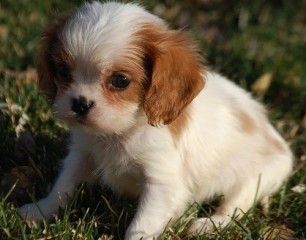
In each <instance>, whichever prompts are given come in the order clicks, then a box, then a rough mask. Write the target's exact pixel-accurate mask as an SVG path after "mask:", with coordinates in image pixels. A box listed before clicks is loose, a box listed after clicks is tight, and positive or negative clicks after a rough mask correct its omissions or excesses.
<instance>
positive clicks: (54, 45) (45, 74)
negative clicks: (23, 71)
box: [37, 16, 69, 101]
mask: <svg viewBox="0 0 306 240" xmlns="http://www.w3.org/2000/svg"><path fill="white" fill-rule="evenodd" d="M68 17H69V16H66V17H63V18H60V19H58V20H57V21H56V22H55V23H52V24H50V25H49V26H47V28H46V29H45V30H44V32H43V33H42V36H41V40H40V51H39V56H38V66H37V74H38V86H39V88H40V90H41V91H42V92H43V93H45V94H46V95H47V96H48V97H49V98H50V99H51V100H52V101H53V100H54V97H55V95H56V91H57V87H56V85H55V82H54V79H55V63H54V60H56V58H59V57H60V58H62V59H63V60H64V61H67V54H65V53H64V51H63V48H61V47H60V41H59V39H58V33H59V32H60V31H61V30H62V28H63V26H64V24H65V22H66V21H67V19H68ZM54 57H55V58H54Z"/></svg>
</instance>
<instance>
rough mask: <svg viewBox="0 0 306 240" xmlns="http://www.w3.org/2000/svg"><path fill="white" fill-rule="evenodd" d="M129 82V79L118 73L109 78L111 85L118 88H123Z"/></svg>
mask: <svg viewBox="0 0 306 240" xmlns="http://www.w3.org/2000/svg"><path fill="white" fill-rule="evenodd" d="M130 82H131V81H130V80H129V79H127V78H126V77H125V76H123V75H120V74H115V75H113V76H112V79H111V84H112V86H113V87H114V88H116V89H119V90H123V89H125V88H126V87H127V86H128V85H129V84H130Z"/></svg>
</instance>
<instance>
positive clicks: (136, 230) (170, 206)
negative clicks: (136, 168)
mask: <svg viewBox="0 0 306 240" xmlns="http://www.w3.org/2000/svg"><path fill="white" fill-rule="evenodd" d="M187 195H188V194H186V192H184V189H183V188H181V187H175V186H173V185H172V184H171V185H168V184H164V183H161V182H160V183H152V182H150V183H146V184H145V186H144V190H143V193H142V195H141V198H140V203H139V206H138V209H137V213H136V215H135V217H134V219H133V220H132V222H131V224H130V226H129V227H128V230H127V232H126V234H125V240H138V239H143V240H148V239H153V238H157V237H158V236H159V235H160V234H161V233H162V232H163V231H164V229H165V227H166V226H167V224H168V223H169V222H170V221H171V220H175V218H176V217H177V216H179V215H180V214H181V213H182V212H183V209H184V208H185V207H186V203H187V199H186V196H187Z"/></svg>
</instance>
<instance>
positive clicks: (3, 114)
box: [0, 0, 306, 240]
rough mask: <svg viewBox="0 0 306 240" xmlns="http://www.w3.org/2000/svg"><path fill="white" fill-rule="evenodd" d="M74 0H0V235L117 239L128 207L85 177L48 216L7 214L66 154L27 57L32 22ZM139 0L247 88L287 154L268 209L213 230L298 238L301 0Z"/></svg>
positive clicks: (305, 77)
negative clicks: (290, 168) (289, 168)
mask: <svg viewBox="0 0 306 240" xmlns="http://www.w3.org/2000/svg"><path fill="white" fill-rule="evenodd" d="M81 2H82V1H74V2H73V3H67V2H63V1H60V0H49V1H38V0H33V1H26V0H24V1H14V0H3V1H1V3H0V136H1V137H0V138H1V140H0V180H1V181H0V226H1V227H0V239H98V238H99V239H105V240H106V239H120V238H121V239H122V238H123V236H124V231H125V229H126V228H127V226H128V224H129V222H130V220H131V219H132V217H133V214H134V212H135V207H136V202H137V200H136V201H135V200H133V199H125V198H123V197H120V198H119V197H117V196H115V195H113V194H112V193H111V192H110V191H109V190H107V189H101V188H99V187H94V188H93V187H88V186H86V185H84V186H80V188H78V190H77V191H76V194H75V197H74V199H73V200H72V201H71V204H70V206H69V207H68V208H67V209H63V210H61V212H60V214H59V216H58V217H57V218H56V219H55V220H53V221H49V222H45V223H43V224H36V225H28V224H27V223H26V222H24V221H23V220H22V219H20V218H19V216H18V215H17V213H16V207H18V206H20V205H22V204H24V203H25V202H30V201H32V199H39V198H40V197H42V196H45V194H46V193H47V192H48V191H49V190H50V187H51V186H52V183H53V181H54V179H55V177H56V175H57V172H58V168H59V166H60V161H59V159H61V158H62V157H64V156H65V154H66V152H67V149H66V146H67V142H68V132H67V128H66V127H65V125H64V124H63V123H61V122H60V121H58V120H56V119H54V118H53V115H52V111H51V109H50V106H49V104H48V102H47V100H46V98H45V97H44V96H42V95H41V94H39V92H38V90H37V88H36V84H35V82H36V75H35V65H36V63H35V59H36V56H37V50H38V49H37V46H38V41H39V36H40V32H41V29H42V28H43V27H44V26H45V25H46V23H47V22H48V21H50V20H51V19H52V18H53V16H54V15H55V14H56V13H58V12H63V11H66V10H69V9H71V8H74V7H76V6H79V5H80V4H81ZM143 3H144V5H146V6H147V8H148V9H150V10H152V11H154V12H155V13H157V14H159V15H161V16H162V17H164V18H165V19H167V21H169V23H170V24H171V25H172V26H174V27H178V28H189V29H190V30H191V31H192V33H193V35H194V37H195V38H196V39H197V40H198V42H199V45H200V46H201V48H202V50H203V52H204V53H205V55H204V56H205V58H206V59H207V63H208V65H209V66H211V67H212V68H213V69H216V70H218V71H220V72H222V73H223V74H224V75H226V76H228V77H230V78H231V79H233V80H234V81H236V82H237V83H238V84H240V85H241V86H243V87H244V88H246V89H247V90H250V91H253V94H254V95H255V96H256V97H257V98H259V99H261V100H262V101H263V102H264V103H265V104H266V106H267V108H268V110H269V116H270V118H271V121H272V122H273V124H274V125H275V127H276V128H277V129H278V130H279V131H280V132H281V134H282V135H283V136H284V138H285V139H286V140H287V141H288V142H289V144H290V146H291V148H292V150H293V152H294V154H295V158H296V164H295V170H294V172H293V174H292V176H291V178H290V179H289V181H288V182H286V183H285V184H284V185H283V187H282V188H281V189H280V191H279V192H278V193H277V194H275V195H274V196H273V197H272V198H271V203H270V211H269V214H264V213H263V211H262V210H261V208H260V207H255V208H254V209H253V210H252V211H249V212H248V213H246V215H245V216H244V218H243V219H241V220H239V221H237V220H233V222H232V225H231V226H229V227H228V228H227V229H226V230H222V231H217V230H216V231H215V233H214V235H213V238H215V239H263V238H269V239H305V238H306V208H305V206H306V192H305V190H304V191H300V192H299V191H298V190H296V189H298V188H297V187H303V186H304V187H305V184H306V168H305V164H306V112H305V105H306V54H305V52H306V44H305V43H306V31H305V29H306V22H305V17H306V15H305V11H304V9H305V8H306V3H305V1H303V0H297V1H272V0H270V1H263V0H255V1H230V2H229V1H225V0H220V1H209V0H208V1H205V3H203V2H202V3H201V1H196V0H194V1H183V0H181V1H171V0H170V1H158V0H154V1H147V2H146V1H143ZM256 83H257V84H260V83H261V84H264V85H265V86H264V87H262V88H259V89H258V88H256V87H254V86H255V85H256ZM269 83H270V84H269ZM16 181H18V183H17V184H16V185H15V183H16ZM14 186H15V187H14ZM31 198H32V199H31ZM215 206H216V203H211V204H206V205H197V204H195V205H193V206H192V207H191V208H190V209H189V210H188V211H186V213H185V214H184V216H182V218H181V219H179V221H178V222H177V223H176V224H175V226H174V227H172V228H170V229H169V230H167V231H165V232H164V233H163V235H162V238H163V239H182V238H184V239H192V238H191V237H188V236H187V235H186V229H187V226H188V224H190V221H191V220H192V219H193V218H194V217H195V215H201V216H206V215H207V214H209V213H210V212H211V211H213V209H214V207H215ZM193 239H211V236H202V237H200V236H198V237H194V238H193Z"/></svg>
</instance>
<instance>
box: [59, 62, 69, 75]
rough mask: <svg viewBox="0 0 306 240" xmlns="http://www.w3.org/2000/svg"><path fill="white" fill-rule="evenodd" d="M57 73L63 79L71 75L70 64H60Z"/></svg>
mask: <svg viewBox="0 0 306 240" xmlns="http://www.w3.org/2000/svg"><path fill="white" fill-rule="evenodd" d="M57 75H58V77H60V78H62V79H68V78H69V77H70V73H69V69H68V66H67V65H66V64H64V63H60V64H58V66H57Z"/></svg>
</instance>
